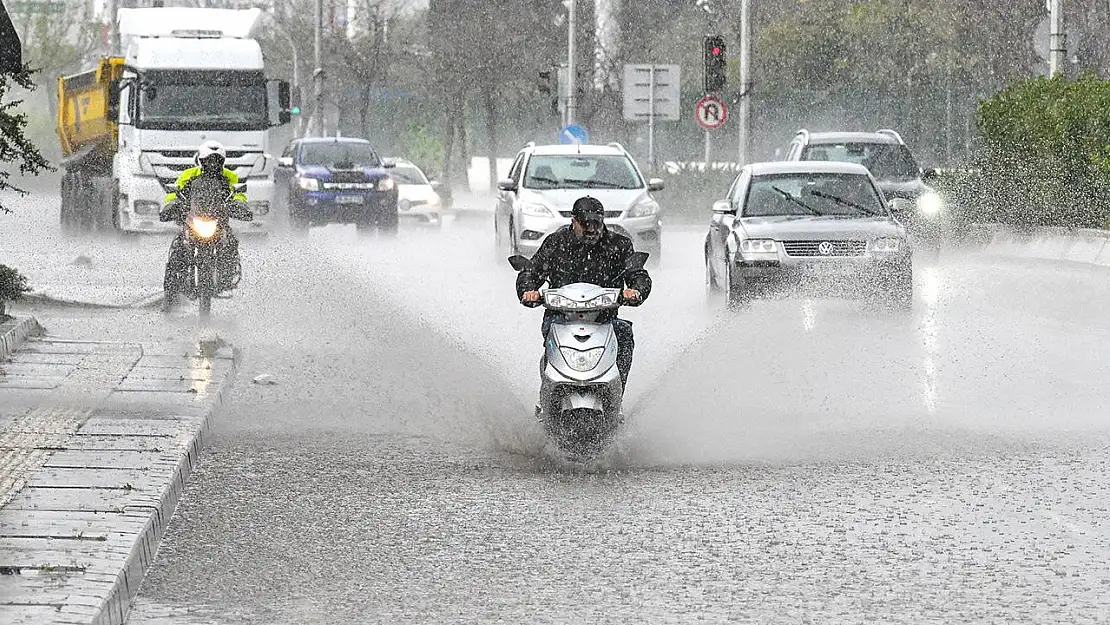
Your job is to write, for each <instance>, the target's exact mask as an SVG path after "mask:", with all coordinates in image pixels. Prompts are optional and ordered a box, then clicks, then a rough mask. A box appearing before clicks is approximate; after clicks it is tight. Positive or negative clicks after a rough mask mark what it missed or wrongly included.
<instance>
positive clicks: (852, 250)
mask: <svg viewBox="0 0 1110 625" xmlns="http://www.w3.org/2000/svg"><path fill="white" fill-rule="evenodd" d="M782 247H783V249H785V250H786V255H787V256H863V254H864V252H866V251H867V241H783V242H782Z"/></svg>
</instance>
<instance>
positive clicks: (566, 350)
mask: <svg viewBox="0 0 1110 625" xmlns="http://www.w3.org/2000/svg"><path fill="white" fill-rule="evenodd" d="M559 351H560V352H561V353H562V354H563V360H565V361H567V364H568V365H570V368H571V369H574V370H575V371H589V370H590V369H593V368H594V367H596V366H597V363H599V362H601V356H602V354H604V353H605V348H604V347H594V348H593V349H587V350H584V351H579V350H577V349H574V348H572V347H560V348H559Z"/></svg>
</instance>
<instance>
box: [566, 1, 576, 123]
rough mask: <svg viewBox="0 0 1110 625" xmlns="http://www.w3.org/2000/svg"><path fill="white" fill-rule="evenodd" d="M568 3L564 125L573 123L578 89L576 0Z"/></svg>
mask: <svg viewBox="0 0 1110 625" xmlns="http://www.w3.org/2000/svg"><path fill="white" fill-rule="evenodd" d="M569 2H570V5H569V6H568V7H567V9H568V11H569V13H570V14H569V15H568V16H567V121H566V125H567V126H570V125H571V124H573V123H574V113H575V106H576V104H577V103H576V102H575V96H576V95H577V91H578V75H577V74H576V73H575V71H576V70H575V68H574V39H575V36H576V31H577V27H578V24H577V22H578V11H577V10H576V5H577V4H578V2H577V0H569Z"/></svg>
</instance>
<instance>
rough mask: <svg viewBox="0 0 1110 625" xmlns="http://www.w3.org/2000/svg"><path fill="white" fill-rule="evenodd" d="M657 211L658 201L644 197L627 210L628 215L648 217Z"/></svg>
mask: <svg viewBox="0 0 1110 625" xmlns="http://www.w3.org/2000/svg"><path fill="white" fill-rule="evenodd" d="M658 212H659V203H658V202H656V201H655V200H652V199H646V200H644V201H642V202H640V203H639V204H637V205H635V206H633V207H632V210H630V211H628V216H629V217H650V216H651V215H654V214H656V213H658Z"/></svg>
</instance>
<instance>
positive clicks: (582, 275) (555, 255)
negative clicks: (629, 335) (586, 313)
mask: <svg viewBox="0 0 1110 625" xmlns="http://www.w3.org/2000/svg"><path fill="white" fill-rule="evenodd" d="M633 251H634V250H633V249H632V240H631V239H629V238H628V237H626V236H624V235H622V234H617V233H615V232H613V231H612V230H609V229H608V228H606V229H605V232H604V234H602V236H601V240H600V241H598V242H597V243H596V244H594V245H589V244H586V243H583V242H581V241H579V240H578V237H577V236H576V235H575V234H574V231H572V230H571V226H563V227H562V228H560V229H559V230H556V231H555V232H553V233H551V235H549V236H548V237H547V239H546V240H544V242H543V244H542V245H540V249H538V250H536V253H535V254H534V255H533V256H532V266H531V267H530V268H528V269H525V270H524V271H521V272H520V273H519V274H517V277H516V295H517V299H520V298H521V297H523V295H524V293H525V291H537V290H539V288H540V287H541V286H543V283H544V282H546V283H547V284H548V285H549V286H550V287H551V288H553V289H557V288H560V287H563V286H566V285H568V284H574V283H575V282H588V283H590V284H596V285H598V286H601V287H605V288H610V289H620V288H630V289H636V290H637V291H639V292H640V300H641V302H642V301H643V300H646V299H647V297H648V295H649V294H650V293H651V276H649V275H648V272H647V270H645V269H635V270H633V271H630V272H627V275H625V273H626V272H625V264H626V263H627V262H628V259H629V257H631V256H632V252H633ZM630 305H633V304H630ZM548 312H550V311H548ZM606 316H610V315H608V314H607V315H606ZM616 316H617V315H616V311H613V312H612V314H611V317H614V318H615V317H616Z"/></svg>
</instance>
